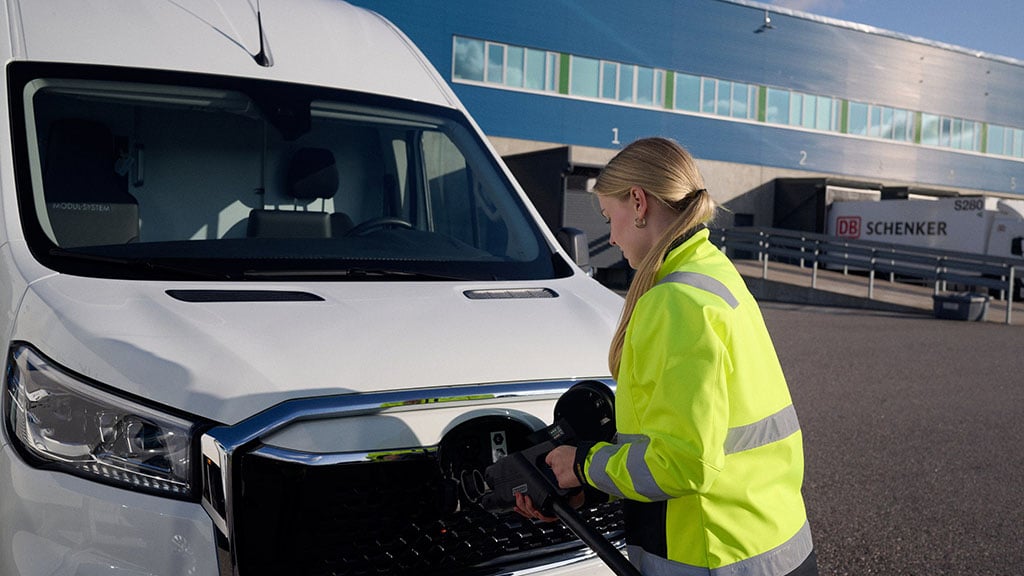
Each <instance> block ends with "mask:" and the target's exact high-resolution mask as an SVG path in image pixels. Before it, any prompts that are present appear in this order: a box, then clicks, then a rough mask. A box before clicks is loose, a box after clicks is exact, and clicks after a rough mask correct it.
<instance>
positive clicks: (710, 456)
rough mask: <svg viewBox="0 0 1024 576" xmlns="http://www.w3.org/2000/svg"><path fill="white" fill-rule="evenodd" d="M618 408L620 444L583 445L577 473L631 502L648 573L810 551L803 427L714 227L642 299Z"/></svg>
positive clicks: (751, 568) (773, 569)
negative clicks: (804, 491)
mask: <svg viewBox="0 0 1024 576" xmlns="http://www.w3.org/2000/svg"><path fill="white" fill-rule="evenodd" d="M615 407H616V410H615V412H616V425H617V427H618V439H617V443H616V444H608V443H597V444H594V445H592V446H581V449H582V451H583V452H582V453H578V460H577V466H576V468H577V474H578V475H580V476H581V479H583V480H584V481H586V483H587V484H590V485H591V486H594V487H596V488H598V489H599V490H601V491H603V492H606V493H608V494H611V495H613V496H618V497H621V498H626V499H627V500H626V501H625V502H624V506H625V518H626V544H627V551H628V554H629V557H630V561H631V562H633V563H634V564H636V565H637V566H638V567H639V568H640V570H641V571H642V572H643V573H644V574H645V575H647V576H650V575H685V576H689V575H692V574H701V575H704V576H707V575H709V574H710V575H714V576H724V575H729V576H732V575H740V574H742V575H761V574H764V575H783V574H786V573H788V572H790V571H792V570H794V569H795V568H797V567H798V566H800V564H801V563H802V562H803V561H804V560H805V559H807V557H808V556H809V555H810V553H811V551H812V549H813V545H812V542H811V531H810V527H809V525H808V523H807V515H806V511H805V509H804V502H803V496H802V495H801V484H802V482H803V473H804V459H803V446H802V436H801V432H800V425H799V423H798V421H797V417H796V412H795V411H794V409H793V403H792V400H791V399H790V395H789V389H788V387H787V385H786V381H785V378H784V377H783V373H782V369H781V367H780V366H779V361H778V359H777V357H776V354H775V348H774V346H773V344H772V342H771V339H770V338H769V335H768V332H767V330H766V328H765V325H764V320H763V319H762V317H761V312H760V310H759V309H758V307H757V304H756V303H755V301H754V299H753V297H752V296H751V295H750V292H749V291H748V290H747V288H746V285H745V284H744V282H743V279H742V277H741V276H740V275H739V273H738V272H737V271H736V269H735V267H734V266H733V265H732V263H731V262H730V261H729V260H728V259H727V258H726V257H725V255H724V254H722V253H721V252H720V251H719V250H718V249H717V248H716V247H715V246H714V245H713V244H711V242H709V241H708V231H707V230H701V231H699V232H697V233H696V234H694V235H693V236H692V237H690V238H689V239H688V240H686V241H685V242H684V243H683V244H682V245H680V246H678V247H677V248H674V249H673V250H672V251H671V252H670V253H669V255H668V257H667V258H666V260H665V263H664V264H663V265H662V267H661V269H660V271H659V273H658V277H657V283H656V284H655V286H654V287H653V288H652V289H651V290H650V291H649V292H648V293H646V294H644V296H643V297H641V299H640V300H639V302H638V303H637V305H636V308H635V310H634V312H633V316H632V318H631V320H630V323H629V328H628V331H627V333H626V341H625V345H624V348H623V353H622V361H621V365H620V369H619V379H618V385H617V390H616V399H615Z"/></svg>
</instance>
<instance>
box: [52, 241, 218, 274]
mask: <svg viewBox="0 0 1024 576" xmlns="http://www.w3.org/2000/svg"><path fill="white" fill-rule="evenodd" d="M50 256H56V257H58V258H66V259H68V260H80V261H83V262H98V263H102V264H112V265H115V266H121V267H125V268H130V269H133V270H140V271H143V272H171V273H174V274H177V275H179V276H183V277H186V278H197V279H203V280H229V279H230V278H231V276H230V275H229V274H224V273H220V274H217V273H214V272H208V271H206V270H201V269H198V268H192V267H188V266H176V265H173V264H164V263H162V262H156V261H154V260H150V259H148V258H119V257H117V256H103V255H100V254H89V253H88V252H75V251H73V250H67V249H64V248H52V249H50Z"/></svg>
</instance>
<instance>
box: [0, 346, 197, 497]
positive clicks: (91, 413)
mask: <svg viewBox="0 0 1024 576" xmlns="http://www.w3.org/2000/svg"><path fill="white" fill-rule="evenodd" d="M6 392H7V393H6V394H5V395H4V413H5V415H6V418H5V419H6V421H7V429H8V433H9V435H10V437H11V439H12V441H13V442H14V444H15V445H16V446H18V447H19V449H20V451H21V452H22V454H23V455H25V456H26V457H27V459H28V460H29V461H30V462H31V463H32V464H34V465H36V466H39V467H42V468H47V469H53V470H61V471H64V472H69V473H71V474H75V475H77V476H82V477H84V478H89V479H91V480H96V481H99V482H106V483H108V484H113V485H115V486H120V487H123V488H129V489H133V490H141V491H146V492H153V493H157V494H161V495H164V496H172V497H178V498H191V497H192V457H191V456H192V442H191V435H192V429H193V423H192V422H189V421H188V420H185V419H182V418H177V417H174V416H171V415H169V414H165V413H163V412H161V411H158V410H155V409H153V408H150V407H147V406H144V405H142V404H139V403H138V402H133V401H131V400H128V399H126V398H123V397H121V396H118V395H115V394H111V393H109V392H106V391H104V390H102V389H100V388H99V387H97V386H96V385H95V384H90V383H88V382H86V381H84V379H82V378H81V377H77V376H75V375H73V374H71V373H70V372H68V371H66V370H64V369H62V368H61V367H59V366H57V365H56V364H54V363H53V362H52V361H50V360H48V359H47V358H45V357H43V356H42V355H41V354H39V353H38V352H36V351H35V350H33V349H32V348H29V347H28V346H25V345H16V346H14V347H13V348H12V349H11V355H10V358H9V360H8V365H7V387H6Z"/></svg>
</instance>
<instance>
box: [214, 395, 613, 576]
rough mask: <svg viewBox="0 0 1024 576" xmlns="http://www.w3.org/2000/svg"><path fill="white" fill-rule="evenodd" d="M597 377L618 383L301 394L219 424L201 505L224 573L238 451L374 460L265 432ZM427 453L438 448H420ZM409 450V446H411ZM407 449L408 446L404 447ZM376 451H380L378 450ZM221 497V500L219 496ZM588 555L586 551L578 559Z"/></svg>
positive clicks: (230, 572)
mask: <svg viewBox="0 0 1024 576" xmlns="http://www.w3.org/2000/svg"><path fill="white" fill-rule="evenodd" d="M587 380H596V381H600V382H603V383H605V384H607V385H608V386H609V387H611V388H612V389H614V388H615V382H614V381H613V380H611V379H609V378H607V377H594V378H578V379H571V380H543V381H526V382H503V383H494V384H475V385H463V386H446V387H436V388H420V389H412V390H397V391H386V392H370V393H360V394H345V395H337V396H323V397H313V398H300V399H295V400H289V401H286V402H282V403H281V404H277V405H275V406H273V407H271V408H269V409H267V410H265V411H263V412H261V413H259V414H256V415H254V416H252V417H250V418H248V419H246V420H243V421H242V422H239V423H237V424H235V425H232V426H217V427H214V428H211V429H210V430H208V431H207V432H206V433H205V434H203V436H202V437H201V439H200V449H201V455H202V458H201V462H200V465H201V466H202V468H203V471H202V486H201V490H202V500H201V501H202V506H203V508H204V509H205V510H206V512H207V514H209V516H210V518H211V520H212V521H213V523H214V526H215V527H216V528H217V530H218V531H219V537H218V539H217V540H218V542H219V543H221V544H222V545H223V546H224V547H225V548H226V550H220V551H219V552H218V555H219V557H221V558H222V559H224V560H222V561H221V562H220V569H221V576H237V570H236V567H237V565H238V558H237V548H236V544H235V542H234V527H233V521H234V517H235V514H234V510H233V502H232V497H231V495H232V494H233V493H234V492H233V478H234V474H235V472H234V464H235V462H234V459H235V456H236V454H238V453H240V451H246V450H248V451H252V452H254V453H258V454H259V455H261V456H266V457H270V458H273V459H277V460H281V461H287V462H296V463H304V464H307V465H312V466H317V465H319V466H323V465H327V464H329V463H351V462H371V461H373V457H372V456H371V453H368V452H363V453H330V454H325V453H317V454H310V453H302V452H298V451H295V450H289V449H285V448H279V447H273V446H267V445H260V444H259V441H260V439H262V438H265V437H266V436H268V435H270V434H272V433H274V432H276V431H278V430H281V429H282V428H284V427H285V426H288V425H291V424H294V423H296V422H302V421H309V420H319V419H330V418H344V417H351V416H360V415H368V414H382V413H394V412H403V411H408V410H424V409H431V408H436V407H438V406H439V405H444V406H457V405H467V406H479V405H489V404H490V405H493V404H506V403H515V402H520V401H527V400H547V399H550V400H552V402H553V401H555V400H557V399H558V397H560V396H561V395H562V394H563V393H564V392H565V391H566V390H568V389H569V388H570V387H571V386H572V385H574V384H577V383H579V382H583V381H587ZM419 449H421V450H423V451H424V453H425V454H428V453H430V450H431V449H433V450H436V447H421V448H419ZM410 450H411V449H410ZM406 451H407V450H406ZM375 453H376V452H375ZM218 495H219V498H218ZM585 557H589V555H588V554H582V555H580V558H585Z"/></svg>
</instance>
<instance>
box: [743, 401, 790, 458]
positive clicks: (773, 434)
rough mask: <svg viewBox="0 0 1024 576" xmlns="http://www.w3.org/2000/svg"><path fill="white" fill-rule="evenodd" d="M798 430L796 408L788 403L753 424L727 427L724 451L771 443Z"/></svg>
mask: <svg viewBox="0 0 1024 576" xmlns="http://www.w3.org/2000/svg"><path fill="white" fill-rule="evenodd" d="M798 430H800V422H799V421H798V420H797V418H796V409H795V408H794V407H793V405H792V404H790V405H789V406H786V407H785V408H783V409H782V410H779V411H778V412H776V413H775V414H772V415H771V416H769V417H767V418H763V419H761V420H758V421H757V422H754V423H753V424H747V425H746V426H738V427H736V428H729V434H728V435H727V436H726V437H725V453H726V454H735V453H736V452H742V451H744V450H750V449H752V448H758V447H760V446H764V445H766V444H771V443H772V442H777V441H779V440H782V439H783V438H787V437H789V436H790V435H791V434H793V433H795V432H797V431H798Z"/></svg>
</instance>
